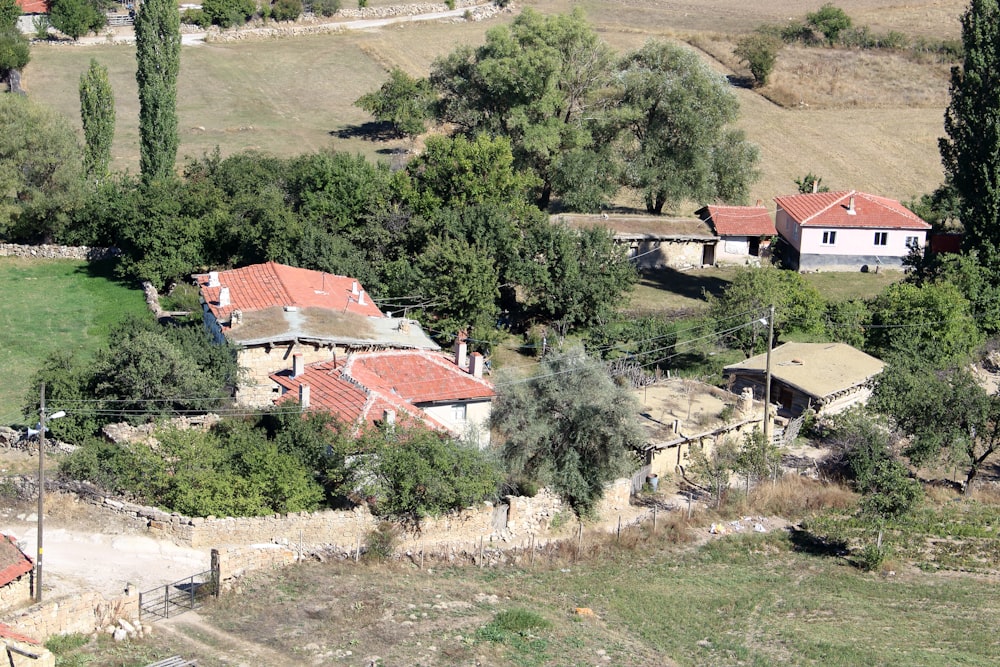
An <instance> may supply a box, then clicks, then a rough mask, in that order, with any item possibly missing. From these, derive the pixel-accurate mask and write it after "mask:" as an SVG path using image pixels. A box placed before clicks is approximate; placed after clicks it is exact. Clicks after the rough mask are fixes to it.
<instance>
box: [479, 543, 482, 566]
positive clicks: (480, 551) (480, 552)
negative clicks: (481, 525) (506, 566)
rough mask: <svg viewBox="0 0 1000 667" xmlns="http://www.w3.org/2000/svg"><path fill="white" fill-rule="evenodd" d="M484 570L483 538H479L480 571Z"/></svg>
mask: <svg viewBox="0 0 1000 667" xmlns="http://www.w3.org/2000/svg"><path fill="white" fill-rule="evenodd" d="M482 568H483V536H482V535H480V536H479V569H482Z"/></svg>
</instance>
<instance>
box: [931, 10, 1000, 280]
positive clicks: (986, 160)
mask: <svg viewBox="0 0 1000 667" xmlns="http://www.w3.org/2000/svg"><path fill="white" fill-rule="evenodd" d="M962 44H963V46H964V47H965V60H964V63H963V65H962V67H957V66H956V67H953V68H952V70H951V103H950V104H949V105H948V109H947V111H945V117H944V128H945V132H947V133H948V137H947V138H942V139H941V140H940V148H941V158H942V161H943V162H944V168H945V171H946V172H947V174H948V176H949V178H950V179H951V181H952V182H953V183H954V185H955V188H956V189H957V190H958V193H959V196H960V198H961V208H960V211H961V219H962V224H963V225H964V226H965V246H966V249H967V250H978V251H979V257H980V259H981V260H986V261H991V263H993V262H994V261H995V260H997V259H998V258H1000V5H998V0H972V2H971V3H970V4H969V8H968V9H967V10H966V12H965V14H964V15H963V16H962Z"/></svg>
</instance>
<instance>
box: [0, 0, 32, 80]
mask: <svg viewBox="0 0 1000 667" xmlns="http://www.w3.org/2000/svg"><path fill="white" fill-rule="evenodd" d="M20 16H21V7H20V5H18V4H17V2H16V0H0V84H2V83H7V84H8V85H10V90H11V92H18V91H17V90H16V89H15V86H14V85H13V83H12V82H11V74H12V73H14V72H20V70H21V69H23V68H24V66H25V65H27V64H28V61H29V60H30V59H31V48H30V47H29V45H28V40H27V38H26V37H25V36H24V35H22V34H21V31H20V30H18V29H17V19H18V18H19V17H20ZM15 76H16V75H15Z"/></svg>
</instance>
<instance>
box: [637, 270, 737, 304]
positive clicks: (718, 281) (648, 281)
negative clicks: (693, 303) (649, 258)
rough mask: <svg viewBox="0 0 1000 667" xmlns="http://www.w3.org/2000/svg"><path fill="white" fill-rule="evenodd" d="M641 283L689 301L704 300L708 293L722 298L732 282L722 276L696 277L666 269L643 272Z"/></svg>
mask: <svg viewBox="0 0 1000 667" xmlns="http://www.w3.org/2000/svg"><path fill="white" fill-rule="evenodd" d="M640 282H641V283H642V284H643V285H647V286H649V287H655V288H657V289H662V290H666V291H668V292H673V293H674V294H677V295H678V296H683V297H686V298H688V299H697V300H704V298H705V294H706V293H708V294H711V295H713V296H720V295H721V294H722V293H723V292H724V291H725V290H726V288H727V287H729V282H730V281H729V280H727V279H725V278H722V277H720V276H714V275H695V274H692V273H684V272H682V271H678V270H677V269H670V268H665V269H657V270H654V271H643V273H642V278H641V279H640Z"/></svg>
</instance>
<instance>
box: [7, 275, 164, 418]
mask: <svg viewBox="0 0 1000 667" xmlns="http://www.w3.org/2000/svg"><path fill="white" fill-rule="evenodd" d="M0 303H3V306H4V307H3V310H2V311H0V368H3V369H4V381H3V383H2V385H0V424H10V423H13V422H20V421H22V417H21V406H22V404H23V403H24V400H25V397H26V396H27V395H28V392H29V390H31V388H30V387H29V386H28V384H29V382H30V381H31V376H32V375H34V373H35V371H36V370H38V368H39V367H40V366H41V364H42V362H43V361H44V360H45V359H46V357H48V356H49V354H51V353H52V352H54V351H56V350H66V351H71V352H79V353H81V354H83V355H91V354H93V353H94V351H95V350H97V349H98V348H99V347H100V346H102V345H103V344H104V343H105V341H106V339H107V331H108V327H109V326H110V325H111V324H113V323H114V322H116V321H118V320H119V319H120V318H121V317H122V316H124V315H125V314H127V313H141V312H146V305H145V302H144V300H143V296H142V292H141V291H140V290H137V289H132V288H130V287H128V286H126V285H123V284H122V283H120V282H118V281H117V280H116V279H115V278H114V277H113V275H112V264H111V263H110V262H85V261H70V260H25V259H20V258H15V257H3V258H0ZM35 389H37V388H35Z"/></svg>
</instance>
